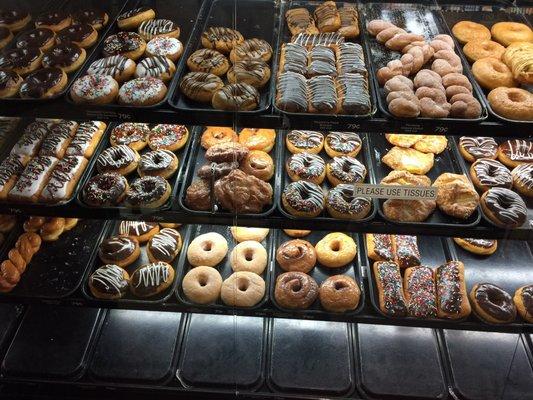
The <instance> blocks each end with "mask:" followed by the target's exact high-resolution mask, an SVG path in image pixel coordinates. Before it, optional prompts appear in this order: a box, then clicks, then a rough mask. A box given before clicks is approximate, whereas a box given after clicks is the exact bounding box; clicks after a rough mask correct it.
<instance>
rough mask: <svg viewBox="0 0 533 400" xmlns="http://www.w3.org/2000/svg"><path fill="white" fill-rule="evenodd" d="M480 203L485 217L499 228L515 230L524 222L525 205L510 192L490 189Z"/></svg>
mask: <svg viewBox="0 0 533 400" xmlns="http://www.w3.org/2000/svg"><path fill="white" fill-rule="evenodd" d="M480 202H481V208H482V209H483V212H484V213H485V216H486V217H487V218H489V219H490V220H491V221H492V222H493V223H494V224H495V225H497V226H499V227H501V228H506V229H509V228H516V227H518V226H521V225H523V224H524V222H526V218H527V208H526V204H525V203H524V200H522V197H520V195H519V194H517V193H515V192H513V191H512V190H509V189H505V188H491V189H489V190H487V191H486V192H485V193H483V195H482V196H481V201H480Z"/></svg>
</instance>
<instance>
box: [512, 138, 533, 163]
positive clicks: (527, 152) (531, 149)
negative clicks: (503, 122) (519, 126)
mask: <svg viewBox="0 0 533 400" xmlns="http://www.w3.org/2000/svg"><path fill="white" fill-rule="evenodd" d="M508 143H509V147H508V149H509V150H508V152H509V158H510V159H511V160H514V161H526V162H531V161H533V142H530V141H529V140H523V139H514V140H508Z"/></svg>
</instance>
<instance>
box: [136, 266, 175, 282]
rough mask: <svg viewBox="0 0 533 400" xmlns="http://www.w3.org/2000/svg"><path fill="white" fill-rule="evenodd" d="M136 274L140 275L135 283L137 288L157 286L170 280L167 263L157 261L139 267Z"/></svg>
mask: <svg viewBox="0 0 533 400" xmlns="http://www.w3.org/2000/svg"><path fill="white" fill-rule="evenodd" d="M134 275H138V276H139V278H138V282H137V284H136V285H135V287H136V288H138V287H141V286H144V287H157V286H159V285H160V284H162V283H164V282H166V281H167V280H168V278H169V276H170V271H169V270H168V264H167V263H164V262H157V263H152V264H148V265H145V266H144V267H141V268H139V269H138V270H137V271H135V272H134ZM132 281H133V279H132Z"/></svg>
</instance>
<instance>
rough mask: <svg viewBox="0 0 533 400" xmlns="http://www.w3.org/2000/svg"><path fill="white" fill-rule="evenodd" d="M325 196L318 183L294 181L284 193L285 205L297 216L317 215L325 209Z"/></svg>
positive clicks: (283, 201) (283, 200)
mask: <svg viewBox="0 0 533 400" xmlns="http://www.w3.org/2000/svg"><path fill="white" fill-rule="evenodd" d="M324 202H325V196H324V192H323V191H322V188H321V187H320V186H318V185H317V184H316V183H312V182H307V181H298V182H292V183H290V184H288V185H287V186H285V189H284V190H283V194H282V203H283V207H284V208H285V209H286V210H287V211H288V212H289V213H291V214H292V215H294V216H297V217H316V216H318V215H319V214H320V213H321V212H322V211H323V210H324Z"/></svg>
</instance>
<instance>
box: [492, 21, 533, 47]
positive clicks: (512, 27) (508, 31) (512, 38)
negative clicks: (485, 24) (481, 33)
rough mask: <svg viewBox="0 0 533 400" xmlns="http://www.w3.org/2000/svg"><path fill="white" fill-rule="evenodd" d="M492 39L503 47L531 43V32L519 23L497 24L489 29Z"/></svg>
mask: <svg viewBox="0 0 533 400" xmlns="http://www.w3.org/2000/svg"><path fill="white" fill-rule="evenodd" d="M490 32H491V34H492V38H493V39H494V40H496V41H497V42H499V43H501V44H502V45H504V46H506V47H507V46H509V45H510V44H511V43H513V42H533V31H532V30H531V28H530V27H529V26H527V25H526V24H521V23H519V22H497V23H495V24H494V25H492V28H490Z"/></svg>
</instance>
